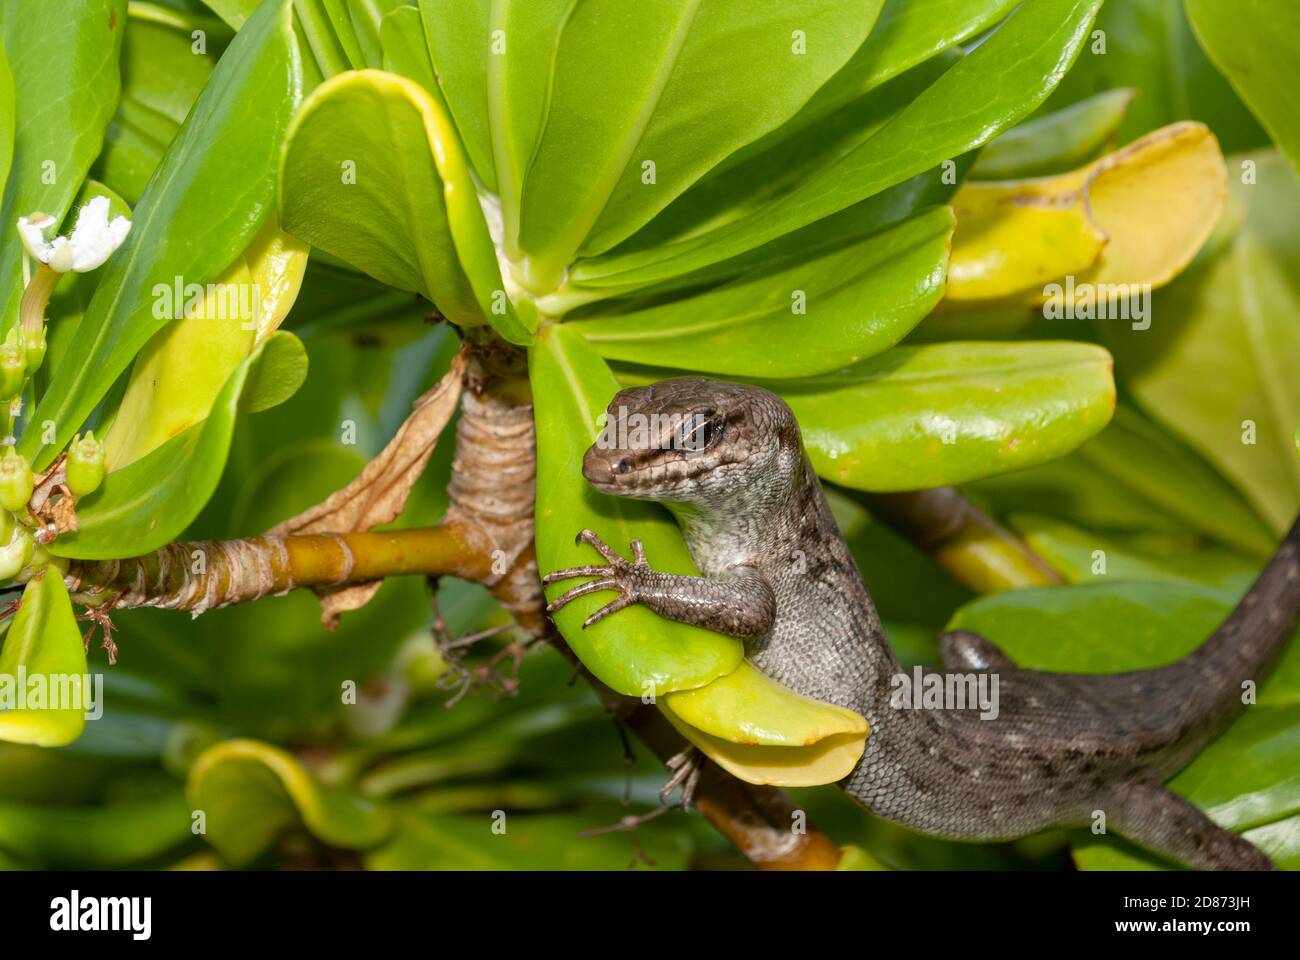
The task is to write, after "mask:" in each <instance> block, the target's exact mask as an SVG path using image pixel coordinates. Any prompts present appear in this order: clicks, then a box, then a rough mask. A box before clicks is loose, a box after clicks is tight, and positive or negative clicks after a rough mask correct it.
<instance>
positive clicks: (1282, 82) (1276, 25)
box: [1186, 0, 1300, 175]
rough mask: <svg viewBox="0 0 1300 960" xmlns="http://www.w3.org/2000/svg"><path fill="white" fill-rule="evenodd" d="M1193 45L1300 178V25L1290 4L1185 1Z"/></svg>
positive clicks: (1255, 0)
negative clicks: (1299, 87) (1299, 84)
mask: <svg viewBox="0 0 1300 960" xmlns="http://www.w3.org/2000/svg"><path fill="white" fill-rule="evenodd" d="M1186 2H1187V17H1188V20H1190V21H1191V25H1192V29H1193V30H1194V31H1195V32H1196V39H1198V40H1199V41H1200V42H1201V47H1202V48H1203V49H1204V50H1205V52H1206V53H1207V54H1209V57H1210V59H1211V60H1212V61H1214V64H1215V66H1217V67H1218V68H1219V71H1220V72H1221V73H1222V74H1223V75H1224V76H1226V77H1227V78H1228V80H1229V81H1230V82H1231V83H1232V86H1233V87H1234V88H1235V89H1236V91H1237V93H1238V94H1240V96H1241V98H1242V99H1243V100H1245V101H1246V103H1248V104H1249V105H1250V109H1251V112H1252V113H1253V114H1254V115H1255V116H1256V118H1258V119H1259V121H1260V122H1261V123H1262V124H1263V125H1264V128H1265V129H1266V130H1268V132H1269V134H1270V135H1271V136H1272V138H1273V143H1274V144H1275V145H1276V146H1278V147H1279V148H1281V150H1282V151H1283V152H1284V153H1285V154H1286V155H1287V157H1288V159H1290V161H1291V166H1292V168H1293V169H1294V170H1295V171H1296V173H1297V174H1298V175H1300V96H1297V93H1296V85H1295V83H1294V80H1295V65H1296V62H1297V61H1300V19H1297V18H1296V12H1295V6H1294V5H1293V4H1291V3H1289V2H1288V0H1245V2H1243V3H1237V4H1225V3H1222V2H1214V0H1208V2H1207V0H1186Z"/></svg>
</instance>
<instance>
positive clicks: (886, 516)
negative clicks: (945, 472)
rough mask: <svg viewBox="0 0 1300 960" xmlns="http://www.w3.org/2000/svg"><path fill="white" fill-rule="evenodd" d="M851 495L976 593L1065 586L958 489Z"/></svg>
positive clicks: (945, 488)
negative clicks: (1054, 585)
mask: <svg viewBox="0 0 1300 960" xmlns="http://www.w3.org/2000/svg"><path fill="white" fill-rule="evenodd" d="M848 493H849V494H850V495H851V496H852V497H853V498H854V499H856V500H857V501H858V502H859V503H861V504H863V505H864V506H865V507H866V508H867V509H868V510H870V511H871V512H872V513H873V514H875V515H876V516H878V517H879V518H880V519H881V520H884V521H885V522H886V523H887V524H889V525H890V526H891V527H893V528H894V529H895V530H896V531H898V533H900V534H902V535H903V536H904V537H906V538H907V539H908V540H911V541H912V542H913V543H915V544H916V545H917V546H918V547H920V548H921V549H922V550H924V551H925V552H926V553H928V554H930V556H931V557H933V558H934V560H935V562H936V563H938V564H939V565H940V566H941V567H943V568H944V569H945V570H947V571H948V572H949V573H950V574H952V576H953V578H954V579H955V580H957V581H958V582H959V583H962V584H965V585H966V586H968V587H970V588H971V589H972V590H974V591H975V592H976V593H980V594H986V593H998V592H1000V591H1002V590H1014V589H1018V588H1020V587H1041V586H1051V585H1053V584H1059V583H1062V582H1064V581H1063V580H1062V577H1061V575H1060V574H1059V573H1057V572H1056V570H1054V569H1052V567H1051V566H1050V565H1049V564H1048V563H1047V561H1046V560H1044V559H1043V558H1042V557H1040V556H1038V554H1036V553H1034V551H1033V550H1031V549H1030V548H1029V546H1028V545H1027V544H1026V543H1025V542H1024V541H1023V540H1021V539H1020V538H1019V537H1017V536H1016V535H1015V534H1013V533H1012V532H1011V531H1010V530H1008V529H1006V527H1004V526H1002V525H1001V524H1000V523H998V522H997V521H996V520H994V519H993V518H992V517H990V516H989V515H988V514H987V513H985V512H984V511H983V510H981V509H980V508H979V507H977V506H975V504H973V503H971V502H970V501H969V500H967V499H966V497H964V496H963V495H962V494H961V492H960V491H959V490H957V488H956V487H936V488H935V489H933V490H909V491H907V492H904V493H862V492H859V491H848Z"/></svg>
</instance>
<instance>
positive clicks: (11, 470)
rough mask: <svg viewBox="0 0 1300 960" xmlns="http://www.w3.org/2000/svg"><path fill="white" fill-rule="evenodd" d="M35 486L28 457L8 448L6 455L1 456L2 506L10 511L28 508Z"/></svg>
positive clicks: (17, 511)
mask: <svg viewBox="0 0 1300 960" xmlns="http://www.w3.org/2000/svg"><path fill="white" fill-rule="evenodd" d="M34 486H35V484H34V483H33V481H32V465H31V464H30V463H28V462H27V458H26V457H24V456H22V455H21V454H19V453H18V452H16V451H15V450H14V448H13V447H10V448H9V449H7V450H6V451H5V454H4V456H3V457H0V507H3V508H4V509H6V510H8V511H9V512H10V513H20V512H22V511H24V510H26V509H27V501H28V500H30V499H31V498H32V490H33V488H34Z"/></svg>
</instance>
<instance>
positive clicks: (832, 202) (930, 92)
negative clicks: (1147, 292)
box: [573, 0, 1099, 284]
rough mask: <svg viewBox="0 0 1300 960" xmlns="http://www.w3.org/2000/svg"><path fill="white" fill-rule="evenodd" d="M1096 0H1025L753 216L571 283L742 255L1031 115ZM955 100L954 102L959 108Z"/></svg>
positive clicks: (604, 264)
mask: <svg viewBox="0 0 1300 960" xmlns="http://www.w3.org/2000/svg"><path fill="white" fill-rule="evenodd" d="M1098 6H1099V0H1036V2H1034V3H1031V4H1025V5H1023V6H1021V7H1020V9H1019V10H1018V11H1017V12H1016V13H1015V14H1014V15H1013V16H1011V17H1010V18H1008V20H1007V21H1006V22H1005V23H1004V24H1003V25H1002V26H1001V27H1000V28H999V29H998V30H997V32H996V33H994V34H993V35H992V36H991V37H990V38H989V39H988V40H986V41H985V42H984V43H982V44H980V45H979V46H978V47H977V48H976V49H975V50H974V51H973V52H972V53H971V54H970V55H969V56H967V57H965V58H964V59H962V60H961V62H959V63H958V64H957V65H956V66H954V67H952V68H951V69H950V70H948V71H947V72H946V73H944V74H943V76H941V77H940V78H939V79H938V80H937V81H936V82H935V83H933V84H932V85H931V86H930V87H929V88H928V89H927V90H925V92H924V93H922V94H921V95H920V96H918V97H917V98H916V99H914V100H913V101H912V102H911V103H909V104H908V106H907V107H906V108H905V109H903V110H902V111H901V112H900V113H898V114H897V115H896V116H895V117H894V118H893V119H891V120H890V121H889V122H888V123H886V124H885V125H884V126H883V127H882V128H881V129H880V130H879V131H877V132H876V133H875V134H874V135H872V136H870V137H868V138H867V139H866V140H864V141H862V142H861V143H859V144H857V145H856V146H855V147H854V149H852V150H850V151H849V152H847V153H846V154H845V155H843V156H842V157H840V158H839V159H838V160H837V161H836V162H834V163H832V164H830V165H829V166H826V167H824V168H823V169H821V170H820V171H818V172H817V173H816V174H815V175H813V176H811V177H809V178H808V179H807V180H806V181H804V182H803V183H801V184H800V185H799V186H798V187H797V188H795V189H793V190H791V191H790V192H788V193H786V194H784V195H783V196H781V197H779V198H777V199H776V200H773V201H772V202H771V203H769V204H768V205H767V206H765V207H764V208H762V209H761V210H759V211H757V212H755V213H754V214H752V215H750V216H748V217H745V218H743V219H740V220H737V221H735V222H733V223H729V224H726V225H724V226H721V227H719V228H718V229H716V230H712V231H708V232H706V233H702V234H699V235H697V236H693V237H690V238H687V239H684V240H681V241H678V242H676V243H672V244H668V245H666V246H664V247H661V248H656V249H654V250H649V251H644V252H640V253H631V254H627V255H613V256H609V257H601V258H596V259H593V260H591V261H589V262H587V263H584V264H579V265H578V266H577V267H575V269H574V271H573V276H574V280H575V281H576V282H578V283H585V282H589V281H590V280H591V279H593V278H595V277H598V276H608V275H611V274H615V273H617V274H621V275H622V276H621V279H622V280H623V281H624V282H629V283H631V282H637V283H647V284H648V283H651V282H653V281H656V280H660V279H664V278H666V277H670V276H674V275H676V274H680V273H683V272H685V271H686V270H687V269H697V268H699V267H701V266H704V265H706V264H708V263H716V262H718V261H720V260H725V259H727V258H728V257H732V256H735V255H736V254H738V253H743V252H744V251H746V250H750V249H752V248H754V247H756V246H758V245H760V244H762V243H766V242H767V241H769V240H771V239H773V238H775V237H778V236H780V235H782V234H784V233H789V232H790V231H792V230H796V229H798V228H799V227H802V226H805V225H806V224H809V223H812V222H813V221H815V220H819V219H821V218H822V217H826V216H829V215H830V214H832V213H835V212H836V211H838V210H842V209H844V208H845V207H847V206H850V205H851V204H853V203H857V202H858V201H860V200H862V199H864V198H866V197H869V196H872V195H873V194H876V193H879V192H880V191H881V190H884V189H886V188H887V187H890V186H893V185H894V184H896V183H900V182H901V181H903V180H906V179H907V178H908V177H912V176H915V175H916V174H918V173H921V172H922V171H924V170H928V169H930V168H931V167H934V166H936V165H937V164H939V163H941V162H942V161H944V160H946V159H953V158H956V157H958V156H960V155H961V154H963V153H966V152H967V151H970V150H972V149H974V148H975V147H978V146H980V145H982V144H984V143H985V142H987V141H988V140H990V139H992V138H993V137H994V136H996V135H997V134H998V133H1000V132H1001V131H1002V130H1005V129H1007V128H1008V127H1011V126H1012V125H1014V124H1015V123H1016V122H1017V121H1019V120H1020V119H1021V118H1022V117H1024V116H1026V115H1027V114H1029V113H1030V112H1031V111H1032V110H1033V109H1034V108H1035V107H1037V106H1038V104H1040V103H1041V102H1042V101H1043V100H1044V99H1045V98H1046V97H1047V95H1048V94H1049V93H1050V92H1051V91H1052V89H1053V88H1054V87H1055V86H1056V84H1057V82H1058V81H1059V80H1060V78H1061V76H1062V74H1063V73H1064V72H1065V70H1066V69H1067V68H1068V67H1069V65H1070V64H1071V62H1073V60H1074V57H1075V56H1076V54H1077V53H1078V51H1079V48H1080V46H1081V45H1082V44H1083V42H1084V40H1085V39H1086V37H1087V35H1088V27H1089V26H1090V25H1091V23H1092V19H1093V16H1094V15H1095V14H1096V11H1097V8H1098ZM958 105H961V106H960V107H958Z"/></svg>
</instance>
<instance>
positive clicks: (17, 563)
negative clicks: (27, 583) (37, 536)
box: [0, 523, 35, 580]
mask: <svg viewBox="0 0 1300 960" xmlns="http://www.w3.org/2000/svg"><path fill="white" fill-rule="evenodd" d="M34 547H35V541H34V540H33V539H32V532H31V531H30V530H28V529H27V528H26V527H24V526H23V525H22V524H21V523H19V524H14V529H13V532H12V533H11V534H10V535H9V540H8V541H7V542H6V543H5V544H4V545H3V546H0V580H12V579H13V578H14V577H16V576H17V575H18V573H19V571H20V570H22V568H23V567H25V566H27V563H28V561H30V560H31V559H32V549H33V548H34Z"/></svg>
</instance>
